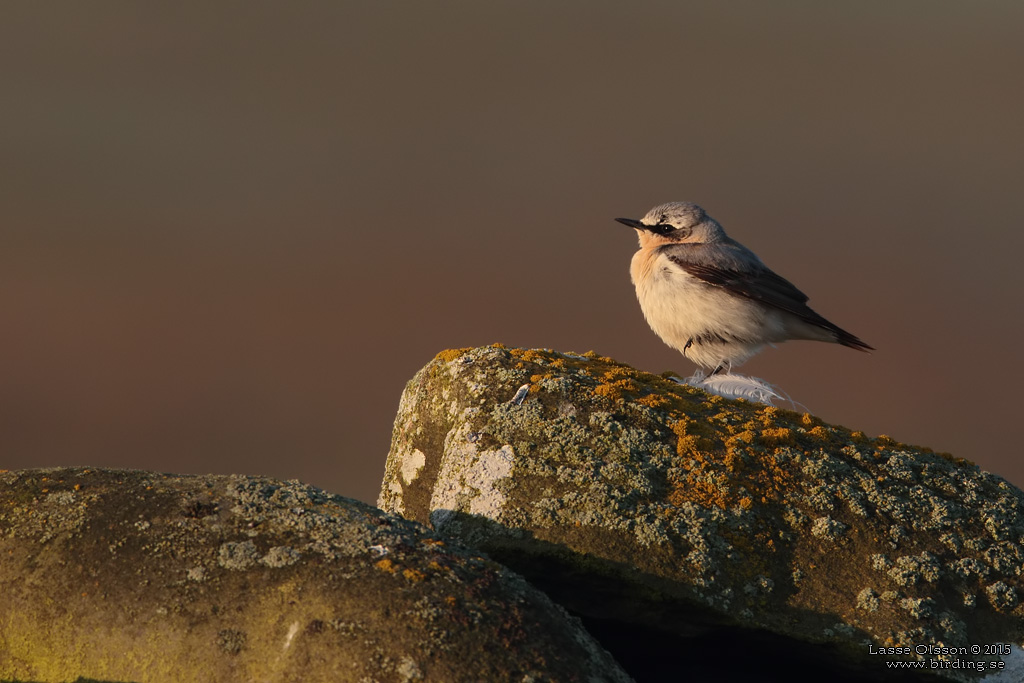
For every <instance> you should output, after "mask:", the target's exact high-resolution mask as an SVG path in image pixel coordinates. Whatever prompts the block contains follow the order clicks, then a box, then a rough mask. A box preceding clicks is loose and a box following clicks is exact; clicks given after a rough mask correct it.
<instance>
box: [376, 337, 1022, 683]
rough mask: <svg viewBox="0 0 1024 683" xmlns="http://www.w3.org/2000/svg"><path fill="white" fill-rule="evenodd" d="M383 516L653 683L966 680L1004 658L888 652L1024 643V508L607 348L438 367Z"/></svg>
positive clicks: (954, 471)
mask: <svg viewBox="0 0 1024 683" xmlns="http://www.w3.org/2000/svg"><path fill="white" fill-rule="evenodd" d="M379 504H380V506H381V507H382V508H383V509H385V510H389V511H394V512H397V513H399V514H402V515H404V516H405V517H407V518H409V519H413V520H417V521H419V522H423V523H424V524H428V523H429V524H431V525H432V526H433V527H434V528H435V529H436V530H438V531H439V532H440V533H441V534H443V535H444V536H446V537H448V538H452V539H458V540H460V541H463V542H466V543H468V544H470V545H472V546H473V547H475V548H479V549H480V550H483V551H485V552H486V553H488V554H489V555H490V556H491V557H493V558H494V559H496V560H498V561H500V562H503V563H505V564H507V565H508V566H509V567H511V568H513V569H515V570H516V571H518V572H521V573H522V574H524V575H525V576H526V577H527V578H528V579H529V580H530V581H531V582H532V583H534V584H535V585H537V586H539V587H541V588H542V589H543V590H545V591H546V592H547V593H548V594H549V595H550V596H551V597H552V598H554V599H555V600H556V601H558V602H560V603H561V604H563V605H564V606H565V607H566V608H568V609H569V610H570V611H571V612H572V613H574V614H577V615H580V616H582V617H583V618H584V623H585V624H586V625H587V627H588V629H589V630H590V631H591V632H592V633H594V634H595V636H597V637H598V639H599V640H601V642H602V643H603V644H604V645H605V647H607V648H608V649H609V650H610V651H611V652H612V653H613V654H614V655H616V657H617V658H618V659H619V661H620V663H621V664H622V665H623V666H624V668H625V669H626V670H627V671H628V672H629V673H630V674H631V675H633V676H634V677H635V678H636V679H637V680H638V681H641V680H659V679H660V680H664V679H663V678H660V677H663V676H664V673H665V672H666V671H671V670H674V669H672V668H669V667H676V668H677V669H678V668H680V667H681V668H685V669H687V671H688V673H689V674H690V675H691V676H693V677H694V678H693V680H714V679H715V678H716V676H721V675H722V671H723V669H722V667H727V668H728V670H729V671H730V672H731V673H732V674H736V675H743V674H737V672H738V671H740V672H742V671H746V672H747V673H746V675H749V676H750V677H751V678H754V679H756V680H793V676H794V671H795V670H796V669H798V668H800V667H813V668H810V669H809V670H810V671H814V674H815V675H814V678H815V679H817V680H826V679H828V680H832V679H837V680H863V679H865V678H869V679H871V680H886V678H885V677H886V676H887V675H890V674H892V676H894V677H893V678H892V679H893V680H916V679H917V678H919V677H920V676H921V675H924V674H916V676H915V675H914V674H905V675H904V677H903V678H900V677H898V676H895V673H894V671H895V670H892V669H889V668H887V665H886V661H887V660H891V661H895V660H907V661H919V662H923V663H924V664H923V666H925V667H926V668H927V669H928V673H929V674H939V675H946V676H951V677H956V676H957V675H960V674H961V673H962V672H963V671H964V668H963V667H964V666H965V665H964V664H963V663H962V662H961V663H960V664H956V665H955V668H956V670H955V671H954V670H953V667H954V664H952V662H953V661H954V660H957V659H958V658H959V659H960V660H963V661H969V662H970V664H969V665H970V666H973V667H976V666H978V664H977V663H978V662H983V663H985V664H986V666H988V665H991V666H999V664H998V663H995V664H993V662H995V661H996V660H997V658H994V657H988V658H985V657H974V656H973V655H967V656H960V657H957V656H950V655H943V656H942V657H939V656H933V655H932V654H930V653H925V654H924V655H921V654H918V653H915V652H912V653H911V654H910V655H907V656H903V655H899V656H894V657H887V656H885V655H883V654H872V653H877V652H879V651H882V652H884V651H883V650H881V648H883V647H891V646H909V647H912V648H917V647H920V646H923V647H943V646H945V647H953V646H956V647H960V646H965V647H970V646H972V645H980V646H985V645H987V644H991V643H1010V642H1013V643H1020V642H1021V639H1022V638H1024V576H1022V575H1024V494H1022V493H1021V491H1020V490H1018V489H1016V488H1014V487H1013V486H1011V485H1010V484H1008V483H1007V482H1006V481H1004V480H1002V479H1001V478H999V477H997V476H994V475H991V474H988V473H985V472H982V471H980V470H979V469H978V467H976V466H975V465H973V464H971V463H969V462H967V461H964V460H961V459H957V458H953V457H951V456H949V455H946V454H939V453H934V452H932V451H930V450H928V449H922V448H915V447H911V446H907V445H905V444H901V443H897V442H895V441H893V440H892V439H889V438H887V437H879V438H877V439H869V438H867V437H866V436H865V435H864V434H862V433H859V432H851V431H849V430H847V429H845V428H843V427H838V426H833V425H829V424H825V423H823V422H822V421H821V420H819V419H817V418H815V417H813V416H812V415H809V414H803V415H801V414H799V413H795V412H790V411H787V410H782V409H779V408H774V407H769V406H763V405H759V404H752V403H748V402H745V401H730V400H726V399H722V398H720V397H711V396H709V395H707V394H705V393H703V392H701V391H698V390H696V389H693V388H691V387H685V386H681V385H679V384H677V383H676V382H673V381H670V380H669V379H666V378H664V377H658V376H655V375H650V374H646V373H642V372H638V371H636V370H634V369H632V368H630V367H628V366H625V365H621V364H619V363H616V362H615V361H613V360H611V359H609V358H602V357H598V356H597V355H596V354H592V353H590V354H585V355H583V356H580V355H575V354H563V353H557V352H553V351H547V350H523V349H506V348H504V347H500V346H494V347H485V348H478V349H463V350H457V351H445V352H442V353H441V354H439V355H438V356H437V358H435V359H434V360H433V361H432V362H431V363H429V364H428V365H427V366H426V367H424V368H423V369H422V370H421V371H420V372H419V373H417V375H416V376H415V377H414V378H413V379H412V380H411V381H410V382H409V384H408V386H407V387H406V389H405V392H404V394H403V396H402V400H401V405H400V408H399V413H398V416H397V419H396V422H395V430H394V438H393V442H392V447H391V452H390V454H389V456H388V462H387V471H386V475H385V479H384V482H383V485H382V489H381V494H380V499H379ZM982 654H984V653H982ZM744 667H746V669H744ZM945 667H949V668H948V669H947V668H945ZM974 671H975V669H971V670H970V671H969V673H974ZM988 671H991V669H988ZM775 675H778V678H773V676H775ZM701 676H704V678H701ZM844 677H845V678H844ZM926 679H927V680H932V678H931V677H930V676H926ZM738 680H743V678H742V677H741V678H738Z"/></svg>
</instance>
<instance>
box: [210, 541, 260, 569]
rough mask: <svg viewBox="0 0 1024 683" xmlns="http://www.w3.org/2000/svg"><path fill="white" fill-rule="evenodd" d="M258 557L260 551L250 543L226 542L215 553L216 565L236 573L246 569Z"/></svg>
mask: <svg viewBox="0 0 1024 683" xmlns="http://www.w3.org/2000/svg"><path fill="white" fill-rule="evenodd" d="M259 557H260V551H259V550H257V549H256V544H254V543H253V542H252V541H242V542H237V543H236V542H228V543H224V544H222V545H221V546H220V549H219V550H218V551H217V564H218V565H220V566H221V567H224V569H231V570H236V571H237V570H241V569H248V568H249V567H251V566H252V565H254V564H255V563H256V561H257V560H258V559H259Z"/></svg>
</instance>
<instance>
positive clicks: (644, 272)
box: [630, 248, 784, 367]
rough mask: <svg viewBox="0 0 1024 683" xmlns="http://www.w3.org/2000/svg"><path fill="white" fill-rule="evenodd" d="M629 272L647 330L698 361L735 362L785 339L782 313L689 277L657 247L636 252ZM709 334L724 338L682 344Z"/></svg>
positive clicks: (713, 364)
mask: <svg viewBox="0 0 1024 683" xmlns="http://www.w3.org/2000/svg"><path fill="white" fill-rule="evenodd" d="M630 275H631V277H632V279H633V284H634V286H635V287H636V295H637V299H639V301H640V308H641V310H642V311H643V313H644V317H645V318H646V319H647V323H648V324H649V325H650V326H651V329H653V330H654V332H655V334H657V335H658V336H659V337H661V339H662V340H663V341H664V342H665V343H666V344H668V345H669V346H671V347H672V348H675V349H677V350H679V351H683V352H684V355H686V357H687V358H690V359H691V360H693V361H694V362H696V363H698V364H700V365H704V366H706V367H714V366H716V365H718V364H719V363H721V362H723V361H727V362H731V363H733V364H739V363H741V362H743V361H744V360H746V359H747V358H749V357H750V356H751V355H753V354H754V353H756V352H757V351H758V350H760V349H761V348H762V347H763V346H764V344H765V343H767V342H773V341H781V340H782V339H783V338H784V334H783V321H782V320H781V317H780V316H778V315H775V314H774V312H772V311H769V310H766V309H765V308H764V307H763V306H759V305H757V304H755V303H754V302H752V301H750V300H748V299H745V298H743V297H740V296H737V295H734V294H730V293H729V292H727V291H726V290H724V289H722V288H720V287H714V286H711V285H708V284H707V283H705V282H703V281H701V280H699V279H698V278H696V277H693V276H692V275H690V274H689V273H687V272H686V271H684V270H683V269H682V268H681V267H680V266H678V265H676V264H675V263H673V262H672V261H671V260H670V259H669V258H668V257H667V256H665V255H664V254H662V253H660V252H659V251H658V250H657V248H654V249H648V248H645V249H641V250H640V251H638V252H637V253H636V254H634V255H633V261H632V263H631V266H630ZM710 335H718V336H720V337H721V338H722V340H723V341H722V342H718V341H716V342H714V343H705V344H700V343H696V342H695V343H693V344H691V345H690V347H689V348H688V349H687V348H686V347H687V344H688V343H689V342H690V341H691V340H696V339H697V338H699V337H701V336H710ZM684 349H685V351H684Z"/></svg>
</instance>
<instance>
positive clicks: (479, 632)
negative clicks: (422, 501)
mask: <svg viewBox="0 0 1024 683" xmlns="http://www.w3.org/2000/svg"><path fill="white" fill-rule="evenodd" d="M79 678H81V680H86V679H88V680H103V681H145V682H147V683H149V682H164V681H166V682H180V681H217V682H218V683H222V682H232V681H274V682H277V681H305V682H316V681H332V682H334V681H381V682H391V681H403V682H404V681H438V682H441V681H443V682H445V683H447V682H449V681H505V680H507V681H555V680H557V681H627V680H628V677H627V676H625V674H623V673H622V671H621V670H620V669H619V668H618V666H617V665H616V664H615V663H614V661H613V660H612V659H611V657H609V656H608V654H607V653H606V652H604V651H603V650H601V649H600V647H598V646H597V645H596V644H595V642H594V641H593V640H592V639H591V638H590V637H589V636H588V635H587V633H586V632H585V631H584V630H583V629H582V628H581V627H580V626H579V624H578V622H577V621H576V620H575V619H573V618H571V617H569V616H568V615H567V614H565V612H564V610H562V609H561V608H560V607H558V606H557V605H554V604H553V603H551V601H550V600H548V598H547V597H545V596H544V595H543V594H541V593H540V592H538V591H537V590H535V589H533V588H532V587H530V586H529V585H527V584H526V582H525V581H523V580H522V578H520V577H519V576H517V575H515V574H513V573H512V572H510V571H508V570H507V569H505V568H504V567H501V566H500V565H497V564H495V563H494V562H492V561H490V560H488V559H485V558H482V557H480V556H479V555H478V554H476V553H474V552H470V551H467V550H465V549H463V548H461V547H460V546H458V545H456V544H453V543H450V542H448V541H444V540H441V539H440V538H438V537H437V536H435V535H433V534H431V533H429V532H428V531H427V530H426V529H424V528H423V527H422V526H420V525H418V524H415V523H411V522H408V521H406V520H403V519H400V518H397V517H394V516H392V515H388V514H385V513H383V512H381V511H380V510H377V509H375V508H373V507H370V506H368V505H365V504H362V503H359V502H356V501H353V500H349V499H345V498H341V497H338V496H332V495H329V494H326V493H324V492H323V491H320V490H318V489H315V488H312V487H310V486H304V485H302V484H299V483H296V482H281V481H276V480H273V479H266V478H257V477H243V476H230V477H229V476H173V475H164V474H156V473H151V472H138V471H114V470H97V469H91V470H86V469H53V470H25V471H17V472H4V473H0V680H17V681H73V680H76V679H79Z"/></svg>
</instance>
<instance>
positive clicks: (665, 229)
mask: <svg viewBox="0 0 1024 683" xmlns="http://www.w3.org/2000/svg"><path fill="white" fill-rule="evenodd" d="M654 229H655V231H656V232H657V233H658V234H659V235H667V234H669V233H670V232H672V231H673V230H675V229H676V226H674V225H672V224H670V223H665V222H660V223H658V224H657V225H655V226H654Z"/></svg>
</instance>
